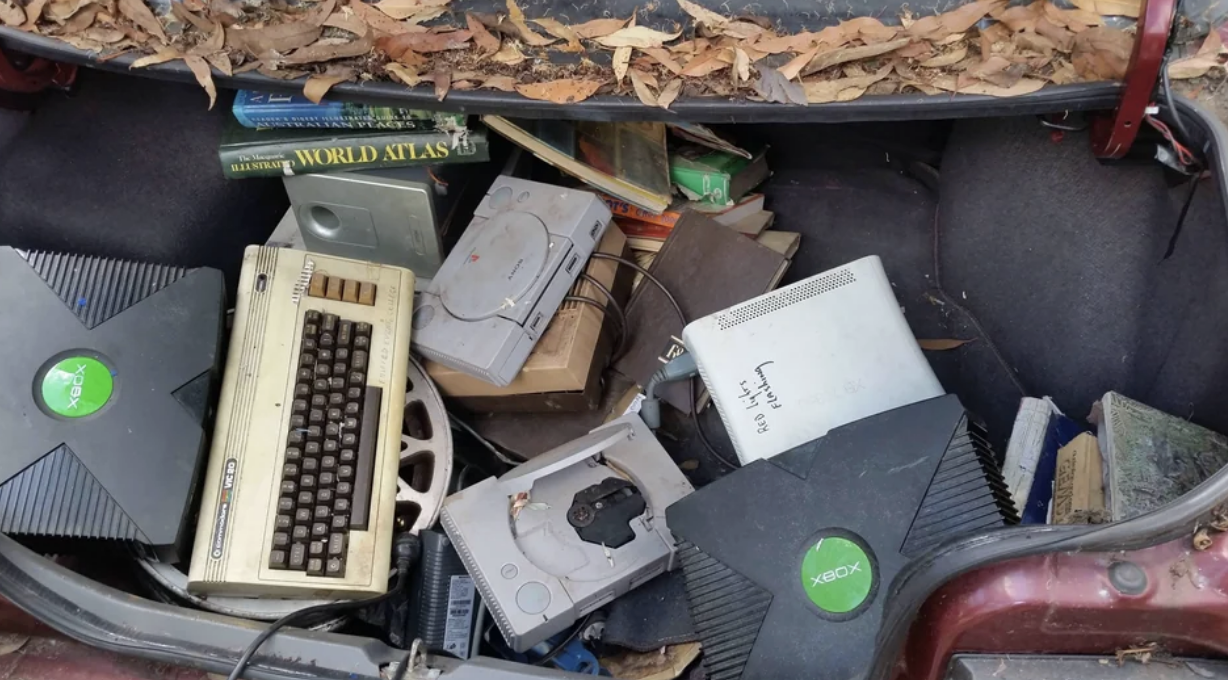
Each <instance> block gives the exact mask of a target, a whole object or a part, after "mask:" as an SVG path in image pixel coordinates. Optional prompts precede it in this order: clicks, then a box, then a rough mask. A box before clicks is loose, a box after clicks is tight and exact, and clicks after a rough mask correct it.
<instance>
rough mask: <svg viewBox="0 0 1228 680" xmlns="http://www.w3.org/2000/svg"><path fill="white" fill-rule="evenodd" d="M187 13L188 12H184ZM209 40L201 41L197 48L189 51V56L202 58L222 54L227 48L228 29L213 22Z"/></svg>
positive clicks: (209, 31) (208, 33)
mask: <svg viewBox="0 0 1228 680" xmlns="http://www.w3.org/2000/svg"><path fill="white" fill-rule="evenodd" d="M184 11H185V12H186V11H187V10H184ZM207 35H208V36H209V37H208V38H205V39H204V40H202V41H200V42H199V43H197V44H196V46H195V47H193V48H192V49H190V50H188V54H195V55H198V56H201V57H204V56H207V55H210V54H214V53H217V52H221V51H222V49H223V48H225V47H226V29H224V28H222V24H221V23H220V22H217V21H215V22H213V23H212V24H211V25H210V27H209V30H208V32H207Z"/></svg>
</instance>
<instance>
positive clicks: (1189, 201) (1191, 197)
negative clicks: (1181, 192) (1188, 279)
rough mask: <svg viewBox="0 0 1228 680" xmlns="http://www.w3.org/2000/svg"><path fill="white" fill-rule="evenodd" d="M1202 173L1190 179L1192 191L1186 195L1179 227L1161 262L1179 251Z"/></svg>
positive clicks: (1175, 230)
mask: <svg viewBox="0 0 1228 680" xmlns="http://www.w3.org/2000/svg"><path fill="white" fill-rule="evenodd" d="M1199 174H1201V173H1198V172H1196V173H1194V175H1193V176H1192V177H1190V191H1189V193H1187V194H1186V195H1185V203H1184V204H1182V206H1181V214H1179V215H1177V226H1176V227H1174V228H1173V235H1172V236H1170V237H1169V238H1168V249H1167V250H1165V251H1164V257H1162V258H1160V259H1161V260H1167V259H1168V258H1170V257H1172V256H1173V253H1174V252H1175V251H1176V250H1177V239H1178V238H1180V237H1181V229H1182V228H1183V227H1184V226H1185V216H1186V215H1188V214H1189V212H1190V206H1191V205H1193V204H1194V191H1195V190H1196V189H1198V176H1199Z"/></svg>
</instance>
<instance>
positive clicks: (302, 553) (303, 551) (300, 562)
mask: <svg viewBox="0 0 1228 680" xmlns="http://www.w3.org/2000/svg"><path fill="white" fill-rule="evenodd" d="M306 567H307V545H306V544H304V543H293V544H291V545H290V568H291V569H294V570H297V571H302V570H303V569H305V568H306Z"/></svg>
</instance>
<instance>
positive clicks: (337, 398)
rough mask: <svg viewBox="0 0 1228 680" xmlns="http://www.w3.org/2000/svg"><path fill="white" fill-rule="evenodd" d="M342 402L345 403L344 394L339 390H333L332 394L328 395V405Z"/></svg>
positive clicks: (338, 404)
mask: <svg viewBox="0 0 1228 680" xmlns="http://www.w3.org/2000/svg"><path fill="white" fill-rule="evenodd" d="M344 403H345V395H344V394H342V393H340V392H333V393H332V394H330V395H328V405H329V406H341V405H342V404H344Z"/></svg>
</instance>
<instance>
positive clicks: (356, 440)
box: [188, 246, 414, 599]
mask: <svg viewBox="0 0 1228 680" xmlns="http://www.w3.org/2000/svg"><path fill="white" fill-rule="evenodd" d="M413 290H414V275H413V273H412V272H410V271H409V270H406V269H401V268H398V267H391V266H387V265H379V264H372V263H366V262H359V261H356V260H347V259H342V258H335V257H329V256H325V255H318V254H314V253H307V252H303V251H299V250H290V249H285V248H268V247H258V246H252V247H249V248H248V249H247V251H246V253H245V255H244V260H243V271H242V276H241V277H240V281H239V293H238V304H237V306H236V309H235V317H234V327H233V329H232V331H231V340H230V349H229V356H228V359H227V362H226V371H225V375H224V378H223V383H222V395H221V401H220V404H219V406H218V412H217V419H216V425H215V427H214V431H213V443H212V450H211V453H210V457H209V467H208V470H207V472H206V476H205V487H204V492H203V494H204V495H203V498H202V503H201V510H200V517H199V520H198V525H197V531H196V543H195V548H194V551H193V554H192V564H191V571H190V572H189V577H188V587H189V589H190V590H192V591H194V592H198V593H205V594H227V595H256V596H260V595H267V596H278V597H303V598H306V597H311V598H321V599H327V598H334V599H335V598H356V597H362V596H365V595H371V594H378V593H382V592H385V591H386V590H387V588H388V576H389V569H390V553H391V544H392V533H393V525H394V517H393V514H394V511H395V508H394V506H395V499H396V492H397V470H398V466H399V457H400V449H401V429H402V423H401V421H402V416H403V413H404V409H405V392H406V382H405V381H406V367H407V365H408V363H409V360H410V359H409V332H410V310H411V301H412V299H413Z"/></svg>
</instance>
